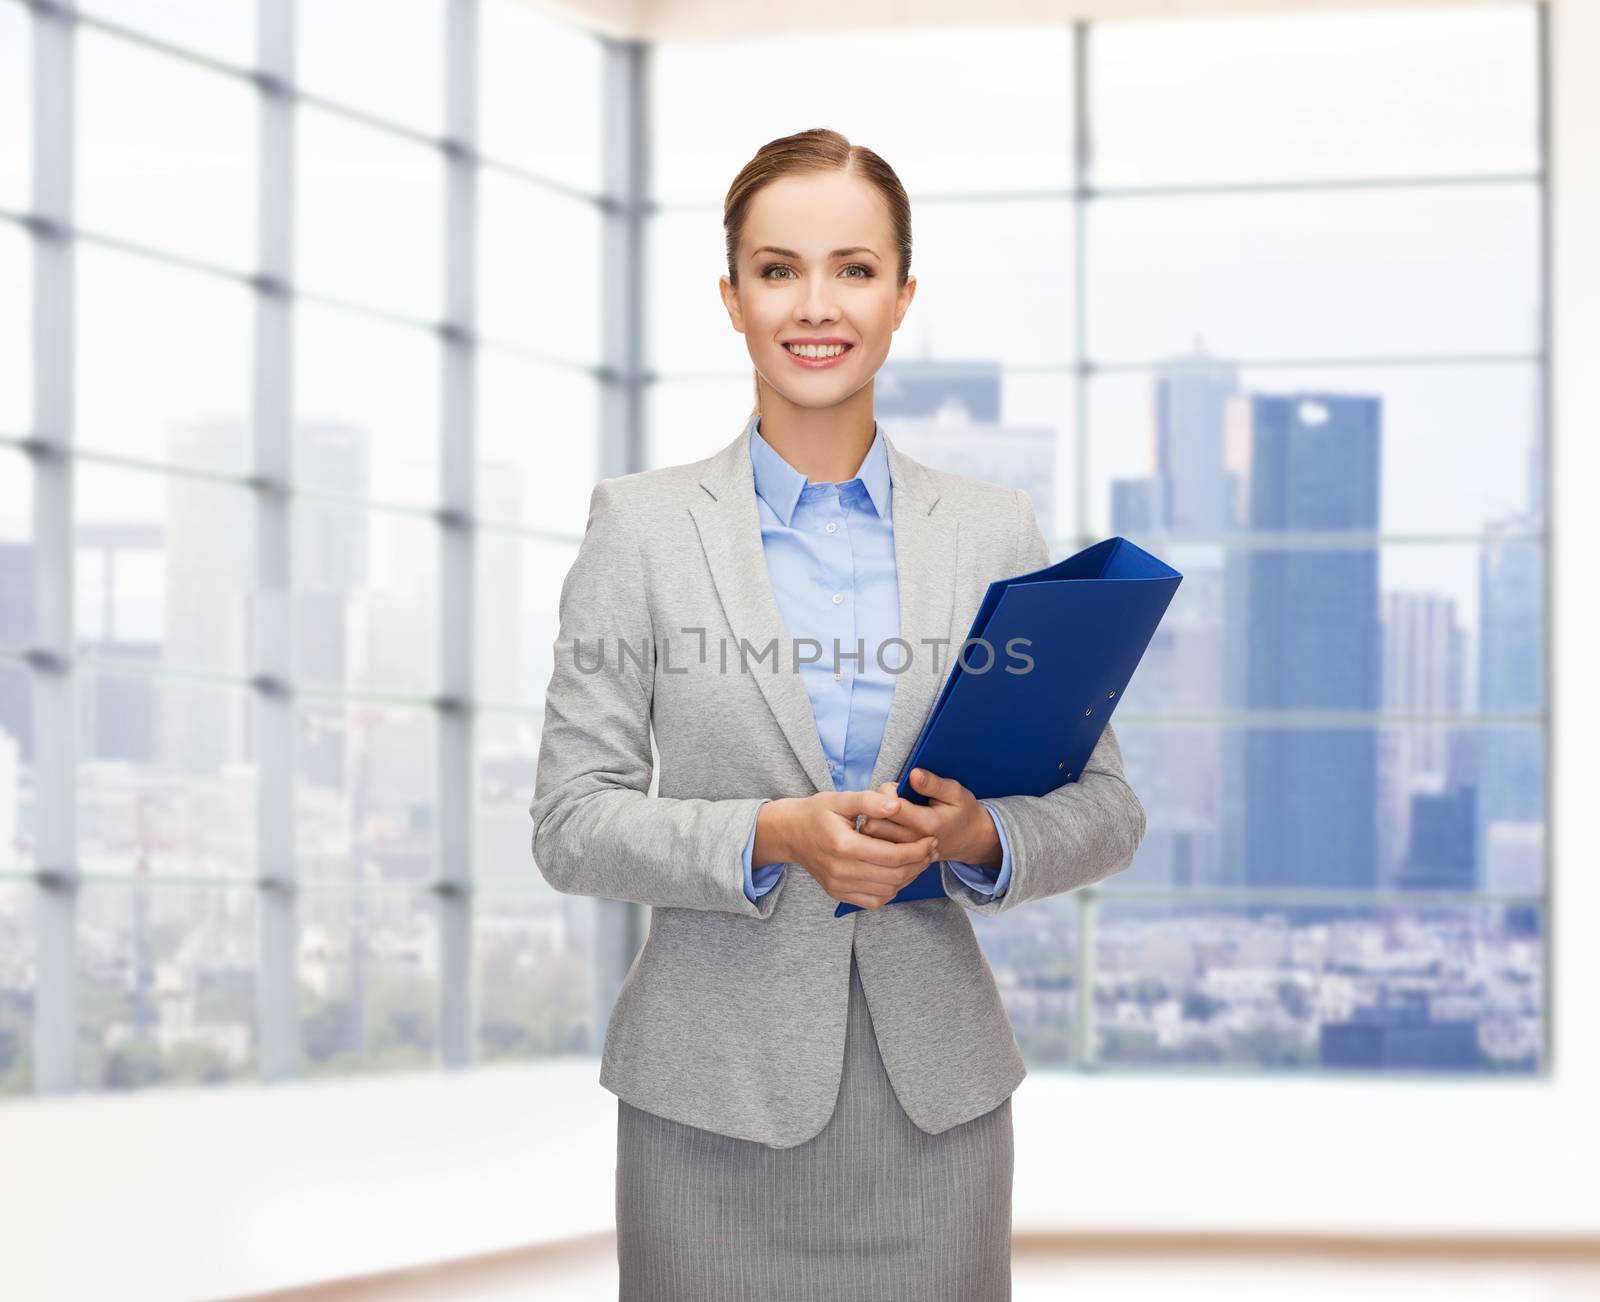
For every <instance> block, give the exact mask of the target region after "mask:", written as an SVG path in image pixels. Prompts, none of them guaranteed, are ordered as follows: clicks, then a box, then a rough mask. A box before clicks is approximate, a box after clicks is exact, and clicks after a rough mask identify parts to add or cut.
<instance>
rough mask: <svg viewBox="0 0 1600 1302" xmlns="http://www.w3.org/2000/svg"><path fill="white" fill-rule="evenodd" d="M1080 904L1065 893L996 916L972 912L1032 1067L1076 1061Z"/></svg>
mask: <svg viewBox="0 0 1600 1302" xmlns="http://www.w3.org/2000/svg"><path fill="white" fill-rule="evenodd" d="M1078 908H1079V901H1078V900H1077V899H1075V898H1073V897H1072V896H1070V895H1061V896H1056V897H1055V898H1054V899H1047V900H1036V901H1034V902H1033V903H1031V904H1029V905H1028V907H1027V908H1026V909H1017V910H1015V911H1013V912H1011V913H1002V914H999V915H998V916H996V917H993V918H981V917H978V916H976V915H972V914H969V915H968V916H969V917H971V919H972V928H973V930H974V931H975V932H976V933H977V935H978V944H979V945H981V946H982V947H983V954H984V957H985V958H986V959H987V960H988V962H989V967H990V969H991V970H992V971H993V972H994V979H995V984H996V985H998V986H999V987H1000V999H1001V1002H1002V1003H1004V1004H1005V1007H1006V1015H1007V1017H1009V1018H1010V1020H1011V1029H1012V1031H1013V1032H1014V1033H1015V1035H1016V1037H1017V1047H1018V1048H1020V1049H1021V1050H1022V1056H1023V1058H1024V1060H1025V1061H1026V1062H1027V1064H1028V1066H1029V1067H1066V1066H1070V1065H1071V1064H1072V1063H1074V1062H1075V1061H1077V1057H1078V1054H1077V1047H1076V1036H1077V1027H1078V1006H1077V1005H1078V961H1079V960H1078Z"/></svg>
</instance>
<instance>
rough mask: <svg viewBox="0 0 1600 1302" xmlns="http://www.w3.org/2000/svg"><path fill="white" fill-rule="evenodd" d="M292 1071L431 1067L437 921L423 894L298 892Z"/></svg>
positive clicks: (321, 1072) (335, 1073)
mask: <svg viewBox="0 0 1600 1302" xmlns="http://www.w3.org/2000/svg"><path fill="white" fill-rule="evenodd" d="M299 939H300V954H299V971H298V976H299V979H298V986H299V1002H300V1049H301V1054H300V1073H301V1075H303V1076H344V1075H354V1074H357V1073H368V1072H381V1071H406V1070H416V1069H417V1068H420V1067H431V1066H433V1065H434V1063H435V1061H436V1058H437V1055H438V1043H439V1016H438V1007H439V919H438V908H437V905H436V904H435V902H434V900H433V897H432V896H430V895H428V894H427V893H426V892H423V891H366V892H356V893H353V894H351V893H346V892H343V891H340V892H327V891H310V892H307V893H305V894H303V895H302V896H301V898H300V928H299Z"/></svg>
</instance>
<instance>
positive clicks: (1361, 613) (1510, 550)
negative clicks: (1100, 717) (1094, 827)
mask: <svg viewBox="0 0 1600 1302" xmlns="http://www.w3.org/2000/svg"><path fill="white" fill-rule="evenodd" d="M1125 536H1131V537H1132V538H1133V541H1135V542H1139V541H1140V540H1141V535H1138V534H1132V535H1125ZM1143 541H1144V542H1147V543H1149V544H1150V550H1152V551H1155V552H1156V553H1157V554H1158V555H1160V556H1162V557H1163V558H1164V559H1165V560H1167V561H1169V562H1170V563H1171V564H1172V565H1173V567H1174V568H1175V569H1177V570H1178V572H1179V573H1181V574H1182V575H1183V576H1184V577H1183V582H1182V583H1181V584H1180V585H1179V586H1178V591H1177V593H1176V594H1175V595H1174V596H1173V598H1172V604H1171V605H1170V606H1169V607H1168V608H1167V613H1166V616H1165V618H1164V619H1163V620H1162V622H1161V627H1160V628H1158V629H1157V630H1156V634H1155V636H1154V638H1152V639H1151V642H1150V647H1149V649H1148V650H1147V651H1146V652H1145V656H1144V659H1143V660H1142V661H1141V662H1140V664H1139V667H1138V669H1137V671H1136V672H1135V673H1134V676H1133V678H1132V680H1131V681H1130V682H1129V684H1128V689H1127V694H1126V696H1125V697H1124V698H1123V704H1122V705H1121V706H1120V707H1119V708H1118V717H1119V718H1120V717H1121V712H1122V711H1124V710H1126V711H1130V712H1133V713H1137V714H1146V713H1157V712H1159V713H1166V712H1168V711H1172V710H1181V711H1184V712H1201V713H1211V712H1214V711H1217V710H1250V709H1256V710H1379V709H1387V710H1390V711H1395V712H1403V713H1420V712H1425V713H1434V714H1437V713H1461V712H1473V711H1478V710H1481V711H1485V712H1499V711H1505V710H1513V711H1538V710H1540V709H1542V708H1543V706H1544V701H1545V687H1544V657H1543V648H1544V629H1545V619H1544V601H1543V593H1544V582H1543V568H1544V560H1543V558H1544V552H1543V548H1542V547H1541V546H1540V544H1539V543H1537V542H1511V541H1490V542H1487V543H1476V542H1464V543H1394V544H1390V545H1388V546H1385V547H1381V548H1374V547H1359V546H1351V547H1340V546H1334V545H1330V546H1314V545H1311V544H1307V545H1304V546H1296V547H1289V548H1275V547H1268V546H1260V547H1248V548H1243V547H1241V548H1237V549H1230V548H1225V547H1215V546H1209V545H1202V544H1194V543H1188V544H1173V545H1171V546H1168V545H1165V544H1163V543H1162V542H1160V541H1159V540H1158V539H1150V538H1144V539H1143ZM1119 730H1120V729H1119Z"/></svg>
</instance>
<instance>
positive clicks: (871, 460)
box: [743, 418, 1011, 901]
mask: <svg viewBox="0 0 1600 1302" xmlns="http://www.w3.org/2000/svg"><path fill="white" fill-rule="evenodd" d="M750 462H751V466H752V468H753V470H754V473H755V488H756V506H757V510H758V511H759V512H760V515H761V545H762V550H763V551H764V552H765V554H766V558H767V573H768V575H770V576H771V579H772V589H773V593H774V595H775V596H776V597H777V601H778V609H779V611H780V612H781V613H782V615H783V622H784V626H785V627H786V629H787V630H788V632H789V636H790V637H792V638H795V639H799V638H813V639H815V640H816V641H817V642H818V643H820V644H821V647H822V651H821V655H820V657H819V658H817V659H816V660H814V661H813V662H812V663H810V664H804V665H801V666H800V672H801V677H802V678H803V679H804V681H805V686H806V693H807V695H809V696H810V697H811V712H812V715H813V717H814V718H815V720H816V724H817V735H818V737H819V738H820V739H821V741H822V750H823V753H824V754H825V755H826V756H827V758H828V766H829V768H830V769H831V770H832V772H833V783H834V786H835V787H836V788H837V789H838V790H840V791H865V790H866V789H867V783H868V782H869V781H870V780H871V777H872V770H873V768H874V766H875V765H876V764H877V762H878V750H879V748H880V746H881V745H882V742H883V725H884V723H885V722H886V721H887V719H888V717H889V702H890V700H891V699H892V698H893V696H894V684H895V677H896V676H895V674H893V673H891V672H889V671H888V670H886V669H884V668H882V667H881V666H880V665H879V664H878V662H877V661H878V648H879V647H880V646H886V644H887V643H888V642H889V639H891V638H895V637H898V636H899V634H900V589H899V578H898V571H897V569H896V565H895V554H894V513H893V507H892V500H891V499H892V497H893V490H894V485H893V482H892V480H891V478H890V475H889V453H888V450H887V449H886V448H885V447H884V443H883V428H882V426H881V425H878V424H877V423H876V422H874V429H873V437H872V446H871V447H870V448H868V449H867V455H866V457H865V458H864V459H863V460H862V462H861V466H860V469H859V470H858V471H857V473H856V477H855V478H854V479H850V480H847V481H845V482H844V483H839V484H822V483H812V482H810V481H809V480H808V479H807V478H806V477H805V475H804V474H802V473H801V472H800V471H798V470H796V469H795V468H794V467H793V466H791V465H790V464H789V463H788V462H787V461H785V460H784V459H783V457H782V456H781V455H780V454H779V452H778V451H777V449H776V448H774V447H773V446H772V444H770V443H768V442H767V440H766V439H764V438H763V437H762V436H761V421H760V419H759V418H758V419H757V420H756V422H755V424H754V425H753V426H752V427H751V430H750ZM836 645H837V648H838V653H837V658H836V657H835V646H836ZM804 649H811V648H809V647H808V648H804ZM813 654H815V652H814V650H813ZM883 654H884V659H885V660H886V661H888V662H889V663H890V664H891V665H893V666H895V667H896V668H898V667H900V666H901V665H902V664H903V663H904V656H905V650H904V648H903V647H901V646H900V645H899V644H898V643H896V644H895V645H894V647H893V648H889V649H886V650H885V651H884V653H883ZM762 803H763V804H765V803H766V802H765V801H763V802H762ZM980 803H982V804H983V807H984V808H985V809H987V810H988V811H989V817H990V818H991V819H993V820H994V825H995V830H996V831H997V832H998V833H999V834H1000V848H1001V855H1002V859H1001V863H1000V867H999V868H984V867H980V866H979V865H977V864H969V863H963V862H960V861H958V860H954V859H949V860H946V861H945V862H947V863H948V864H949V865H950V867H951V868H952V869H953V870H954V872H955V874H956V876H958V877H960V878H961V880H962V881H964V882H966V883H967V884H968V885H969V886H971V887H972V888H973V889H974V890H976V891H981V892H983V893H984V894H986V895H999V894H1002V893H1003V892H1004V891H1005V889H1006V887H1007V886H1008V885H1009V884H1010V881H1011V846H1010V844H1009V843H1008V842H1007V840H1006V833H1005V828H1004V827H1002V826H1001V824H1000V819H999V817H998V815H996V813H995V812H994V809H993V808H992V807H991V806H990V805H989V804H988V802H987V801H984V802H980ZM759 813H760V811H759V809H758V810H757V816H759ZM755 841H756V819H755V818H752V819H751V820H750V835H749V837H748V838H747V839H746V841H745V846H744V856H743V858H744V893H745V895H746V897H748V898H749V899H750V900H751V901H754V900H755V899H756V898H757V897H758V896H761V895H765V894H766V893H767V892H768V891H770V890H771V889H772V888H773V887H774V886H776V885H777V884H778V879H779V878H780V877H782V875H783V871H784V869H785V868H786V867H787V865H786V864H781V863H774V864H754V865H752V863H751V861H750V860H751V855H752V853H753V852H754V849H755Z"/></svg>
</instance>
